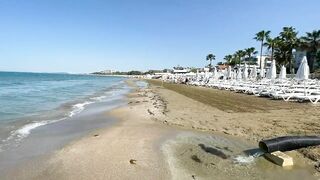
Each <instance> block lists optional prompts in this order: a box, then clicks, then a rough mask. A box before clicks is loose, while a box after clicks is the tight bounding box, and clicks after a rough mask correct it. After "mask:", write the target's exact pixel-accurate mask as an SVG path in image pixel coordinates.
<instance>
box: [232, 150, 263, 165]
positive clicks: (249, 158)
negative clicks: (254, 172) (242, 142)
mask: <svg viewBox="0 0 320 180" xmlns="http://www.w3.org/2000/svg"><path fill="white" fill-rule="evenodd" d="M263 153H264V152H262V151H261V152H260V151H259V152H256V153H254V154H252V155H239V156H236V157H235V158H233V160H234V162H235V163H236V164H251V163H253V162H254V161H255V159H256V158H257V157H259V156H261V155H263Z"/></svg>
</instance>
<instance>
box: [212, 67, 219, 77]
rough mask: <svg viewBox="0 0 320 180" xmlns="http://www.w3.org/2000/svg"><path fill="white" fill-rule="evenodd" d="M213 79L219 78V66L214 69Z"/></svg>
mask: <svg viewBox="0 0 320 180" xmlns="http://www.w3.org/2000/svg"><path fill="white" fill-rule="evenodd" d="M213 79H218V72H217V68H214V70H213Z"/></svg>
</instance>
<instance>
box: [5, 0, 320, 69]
mask: <svg viewBox="0 0 320 180" xmlns="http://www.w3.org/2000/svg"><path fill="white" fill-rule="evenodd" d="M319 7H320V1H319V0H308V1H305V0H267V1H260V0H219V1H218V0H28V1H25V0H0V71H24V72H69V73H88V72H94V71H100V70H105V69H113V70H120V71H129V70H141V71H146V70H149V69H164V68H172V67H173V66H177V65H180V66H188V67H204V66H205V65H207V62H206V60H205V57H206V55H207V54H208V53H213V54H215V55H216V60H215V63H217V62H220V61H222V60H223V57H224V56H225V55H227V54H232V53H234V52H235V51H236V50H239V49H244V48H248V47H256V48H257V49H259V43H258V42H256V41H255V40H254V39H253V37H254V35H255V34H256V33H257V32H258V31H260V30H270V31H271V35H272V36H276V35H278V33H279V32H280V31H281V29H282V27H284V26H293V27H295V28H296V29H297V30H298V31H299V35H300V36H301V35H304V34H305V32H307V31H308V32H310V31H312V30H315V29H320V21H319V19H320V13H319Z"/></svg>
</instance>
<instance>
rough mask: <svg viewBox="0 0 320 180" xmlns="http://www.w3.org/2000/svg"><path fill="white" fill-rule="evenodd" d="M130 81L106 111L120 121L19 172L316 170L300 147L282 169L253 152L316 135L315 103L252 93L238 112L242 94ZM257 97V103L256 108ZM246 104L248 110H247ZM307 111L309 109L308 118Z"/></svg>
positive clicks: (33, 175)
mask: <svg viewBox="0 0 320 180" xmlns="http://www.w3.org/2000/svg"><path fill="white" fill-rule="evenodd" d="M128 83H129V84H130V85H131V86H133V87H135V88H136V89H135V90H134V91H133V92H132V93H130V94H129V95H128V99H127V100H128V105H127V106H125V107H121V108H118V109H116V110H113V111H111V112H106V117H107V116H113V117H114V118H116V119H117V122H116V123H115V125H113V126H111V127H108V128H105V129H100V130H97V131H94V132H92V133H90V135H88V136H86V137H84V138H82V139H80V140H76V141H74V142H73V143H70V144H69V145H67V146H65V147H64V148H62V149H61V150H58V151H57V152H55V153H54V154H53V155H51V156H49V157H46V158H44V160H39V161H38V162H39V163H37V164H33V165H34V166H30V168H23V170H18V171H16V174H15V176H14V177H16V178H17V179H313V178H314V177H313V175H314V176H317V173H316V171H315V169H314V168H313V165H314V162H312V161H310V160H308V159H307V158H304V157H303V155H302V154H301V153H298V152H296V151H293V152H290V155H292V156H293V157H294V161H295V162H299V163H297V165H295V166H294V167H292V168H291V169H283V168H282V167H279V166H277V165H275V164H273V163H270V162H269V161H267V160H266V159H265V158H263V157H256V158H253V157H251V156H250V155H254V153H255V151H256V148H257V143H256V142H257V141H258V140H260V139H261V138H266V137H273V136H279V135H285V134H288V133H289V134H298V133H301V132H300V131H301V130H300V131H297V127H298V128H299V129H303V132H304V133H306V134H311V133H316V132H317V130H318V129H317V126H316V125H310V124H309V123H311V122H312V123H315V122H316V121H315V119H317V117H319V116H318V114H317V113H318V112H313V111H312V108H317V107H312V108H310V109H309V108H307V105H304V104H297V105H295V104H292V103H291V104H289V105H288V106H285V107H283V109H280V107H281V106H280V105H278V103H281V102H267V101H270V100H268V99H261V100H257V99H256V97H253V98H254V99H250V98H249V101H248V100H245V99H247V98H245V99H244V98H243V101H244V102H242V104H241V105H239V104H237V103H235V106H237V107H240V106H241V110H237V109H238V108H237V107H230V106H232V103H230V102H235V99H232V98H233V97H235V98H237V99H238V100H239V97H238V95H240V94H234V95H232V94H228V93H225V92H223V93H222V94H219V92H216V91H215V90H212V91H214V92H211V90H208V89H204V88H194V87H191V88H190V87H184V86H182V85H178V86H175V87H174V88H172V87H168V84H165V85H164V87H162V86H161V84H160V86H159V84H158V83H159V82H157V81H153V82H151V84H152V85H151V86H149V87H148V88H143V89H141V88H138V87H137V85H136V84H135V82H134V81H129V82H128ZM181 87H182V88H181ZM175 88H176V89H175ZM177 89H178V90H177ZM180 90H183V91H180ZM208 92H209V95H208ZM190 94H192V95H190ZM223 94H225V95H224V97H223V98H222V96H223ZM207 96H209V97H207ZM215 96H219V98H222V100H225V102H228V103H226V105H225V107H227V106H229V107H230V108H228V109H227V108H225V109H224V108H221V107H220V106H221V105H217V104H215V103H214V101H215V100H212V101H211V99H214V97H215ZM240 96H242V95H240ZM197 97H200V98H197ZM230 98H231V99H230ZM241 98H242V97H241ZM255 102H258V103H257V104H256V105H255V106H253V105H252V104H253V103H255ZM219 103H223V102H220V101H219ZM245 104H247V105H248V108H251V109H250V110H248V111H246V110H245V109H247V108H245ZM264 105H265V106H266V108H265V109H264V108H262V107H263V106H264ZM281 105H282V104H281ZM299 105H302V106H300V107H299ZM218 107H219V108H218ZM298 108H299V109H298ZM230 109H231V111H230ZM305 113H311V115H310V116H308V118H309V119H308V118H306V116H305ZM301 118H303V119H301ZM314 149H316V148H313V149H305V151H308V153H314V152H315V151H317V150H314ZM314 154H316V153H314ZM237 158H238V159H237ZM239 158H240V160H239ZM241 158H243V159H244V162H243V160H242V159H241ZM37 166H41V167H42V168H40V169H37V168H36V167H37ZM17 172H18V173H17Z"/></svg>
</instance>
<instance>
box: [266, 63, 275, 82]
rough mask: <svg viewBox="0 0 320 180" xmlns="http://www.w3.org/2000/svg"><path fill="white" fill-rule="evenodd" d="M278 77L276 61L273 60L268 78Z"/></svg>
mask: <svg viewBox="0 0 320 180" xmlns="http://www.w3.org/2000/svg"><path fill="white" fill-rule="evenodd" d="M276 77H277V70H276V61H275V60H273V61H272V63H271V67H270V69H269V70H268V73H267V78H268V79H275V78H276Z"/></svg>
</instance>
